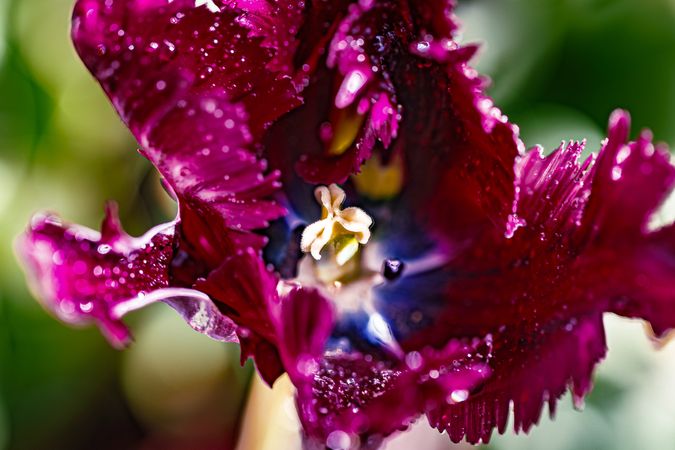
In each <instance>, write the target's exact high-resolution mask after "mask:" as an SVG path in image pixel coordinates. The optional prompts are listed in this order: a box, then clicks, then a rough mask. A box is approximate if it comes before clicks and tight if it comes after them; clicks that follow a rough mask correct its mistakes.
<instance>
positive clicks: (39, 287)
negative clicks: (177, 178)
mask: <svg viewBox="0 0 675 450" xmlns="http://www.w3.org/2000/svg"><path fill="white" fill-rule="evenodd" d="M174 228H175V223H173V222H172V223H168V224H164V225H160V226H158V227H155V228H153V229H152V230H150V231H148V232H147V233H146V234H145V235H144V236H142V237H140V238H133V237H131V236H129V235H128V234H126V233H125V232H124V231H123V230H122V229H121V226H120V224H119V220H118V218H117V211H116V207H115V206H114V205H113V204H109V205H108V208H107V209H106V218H105V219H104V221H103V226H102V231H101V233H98V232H96V231H94V230H91V229H89V228H84V227H80V226H77V225H68V224H63V223H62V222H61V221H60V219H59V218H57V217H56V216H50V215H48V216H36V217H35V218H34V219H33V221H32V223H31V226H30V228H29V229H28V231H27V232H26V233H25V234H24V235H23V236H21V237H20V239H19V241H18V251H19V253H20V255H21V257H22V259H23V261H24V265H25V267H26V271H27V273H28V276H29V278H30V279H31V280H32V282H33V286H34V288H35V290H36V293H37V295H38V297H39V298H40V299H41V300H42V302H43V304H44V305H45V307H46V308H47V309H49V310H50V311H51V312H52V313H53V314H54V315H56V316H57V317H58V318H59V319H61V320H63V321H64V322H67V323H70V324H75V325H79V324H87V323H92V322H93V323H96V324H97V325H98V326H99V328H100V329H101V331H102V333H103V334H104V335H105V336H106V337H107V338H108V340H109V341H110V342H111V343H112V344H113V345H114V346H116V347H122V346H124V345H126V344H128V343H129V341H130V339H131V335H130V333H129V331H128V329H127V327H126V326H125V325H124V323H123V322H122V321H121V319H122V317H123V316H124V315H125V314H126V313H127V312H129V311H132V310H135V309H138V308H140V307H142V306H145V305H147V304H150V303H154V302H156V301H163V302H165V303H167V304H169V305H170V306H172V307H173V308H174V309H176V311H178V313H179V314H181V316H182V317H183V318H184V319H185V320H186V322H187V323H188V324H189V325H190V326H191V327H192V328H194V329H195V330H197V331H200V332H202V333H204V334H207V335H209V336H211V337H213V338H215V339H218V340H222V341H232V340H235V339H236V336H235V335H234V334H233V331H234V326H233V324H232V323H231V322H230V321H229V319H227V318H225V317H224V316H223V315H222V314H220V313H219V312H218V311H217V310H216V309H215V308H214V305H213V303H212V302H211V301H210V300H209V299H208V297H206V296H205V295H204V294H201V293H199V292H196V291H192V290H189V289H174V288H170V287H169V263H170V261H171V257H172V255H173V245H174Z"/></svg>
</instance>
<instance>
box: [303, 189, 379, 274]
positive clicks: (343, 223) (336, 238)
mask: <svg viewBox="0 0 675 450" xmlns="http://www.w3.org/2000/svg"><path fill="white" fill-rule="evenodd" d="M314 196H315V197H316V200H317V201H318V202H319V203H320V204H321V220H318V221H316V222H314V223H313V224H311V225H308V226H307V228H305V231H303V232H302V239H301V241H300V248H301V249H302V251H303V252H305V253H310V254H311V255H312V257H313V258H314V259H316V260H317V261H318V260H320V259H321V250H323V248H324V247H325V246H326V245H328V244H329V243H330V242H334V243H335V251H336V255H335V258H336V262H337V263H338V265H340V266H342V265H344V264H345V263H346V262H347V261H349V260H350V259H351V257H352V256H354V255H355V254H356V253H357V251H358V245H359V244H362V245H363V244H366V243H367V242H368V240H369V239H370V226H371V225H372V224H373V219H371V218H370V216H369V215H368V214H366V213H365V212H364V211H363V210H362V209H360V208H356V207H350V208H345V209H341V207H342V203H343V202H344V200H345V191H343V190H342V189H341V188H340V186H338V185H337V184H331V185H330V186H328V187H326V186H319V187H318V188H316V190H315V191H314Z"/></svg>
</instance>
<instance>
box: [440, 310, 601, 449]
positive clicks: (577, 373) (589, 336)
mask: <svg viewBox="0 0 675 450" xmlns="http://www.w3.org/2000/svg"><path fill="white" fill-rule="evenodd" d="M523 332H524V330H522V329H519V330H515V331H514V332H512V333H508V334H503V335H500V336H496V337H495V342H496V345H500V346H504V345H506V346H508V347H509V348H501V349H499V348H495V355H494V360H493V361H494V364H493V375H492V377H491V378H490V380H489V381H488V382H487V383H486V384H485V386H484V388H483V390H482V391H481V392H479V393H477V394H476V395H474V396H471V397H470V398H469V399H468V400H467V401H466V402H463V403H460V404H453V405H443V406H442V407H440V408H437V409H435V410H434V411H432V412H431V413H429V421H430V423H431V424H432V426H434V427H437V428H438V429H439V430H441V431H447V432H448V435H449V436H450V439H451V440H452V441H453V442H459V441H460V440H462V438H464V437H466V439H467V441H469V442H471V443H478V442H488V441H489V440H490V435H491V434H492V430H493V429H494V428H498V429H499V432H500V433H503V432H504V431H505V429H506V424H507V420H508V417H509V414H510V413H509V407H510V403H511V402H513V411H514V412H513V427H514V430H515V431H520V430H522V431H525V432H527V431H528V430H529V429H530V428H531V427H532V425H534V424H536V423H538V422H539V418H540V415H541V411H542V407H543V405H545V404H547V403H548V404H549V406H550V408H551V412H553V411H554V408H555V403H556V401H557V399H558V398H559V397H560V396H561V395H562V394H563V393H564V392H565V391H566V390H567V387H568V385H570V386H572V389H573V392H574V395H575V398H576V399H582V398H583V396H584V395H585V394H586V393H588V392H589V391H590V388H591V381H590V380H591V374H592V371H593V368H594V367H595V364H596V363H597V362H598V361H599V360H600V359H602V357H603V356H604V355H605V336H604V328H603V325H602V317H601V316H600V315H599V314H597V315H595V316H593V317H589V318H587V319H583V320H582V321H580V322H578V323H576V322H572V323H569V324H567V325H566V326H560V327H557V329H556V331H555V332H553V333H551V334H550V335H548V336H542V337H541V338H533V339H531V340H526V341H523V342H521V343H519V342H518V339H526V338H524V337H523V338H521V336H523V334H522V333H523ZM509 342H511V344H509Z"/></svg>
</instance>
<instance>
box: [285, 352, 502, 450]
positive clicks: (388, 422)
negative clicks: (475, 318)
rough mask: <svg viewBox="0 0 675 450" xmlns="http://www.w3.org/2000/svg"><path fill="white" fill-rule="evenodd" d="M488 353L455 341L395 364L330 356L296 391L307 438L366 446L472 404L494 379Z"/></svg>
mask: <svg viewBox="0 0 675 450" xmlns="http://www.w3.org/2000/svg"><path fill="white" fill-rule="evenodd" d="M483 350H485V353H481V351H483ZM489 352H490V344H489V341H475V342H471V343H462V342H460V341H451V342H450V343H448V344H447V345H446V347H445V348H443V349H442V350H433V349H431V348H425V349H423V350H421V351H419V352H411V353H409V354H408V355H407V356H406V358H405V360H404V361H400V362H397V363H394V362H391V361H390V362H387V361H384V360H381V359H378V358H375V357H373V356H370V355H363V354H359V353H341V352H336V353H327V354H326V355H325V357H324V358H323V359H322V360H321V361H320V364H319V366H318V368H316V369H315V370H314V372H313V374H312V377H311V379H310V380H308V382H309V384H307V385H305V388H304V389H299V390H298V410H299V412H300V417H301V420H302V422H303V426H304V429H305V432H306V433H307V434H308V435H309V436H310V441H317V440H318V441H322V442H326V440H329V439H330V438H331V435H334V434H335V433H342V434H346V435H348V436H349V437H350V438H351V439H357V438H358V439H361V442H362V443H365V442H367V441H368V440H373V439H375V440H377V439H382V438H383V437H386V436H388V435H390V434H392V433H394V432H395V431H399V430H405V429H407V428H408V426H409V425H410V424H411V423H412V422H413V421H414V420H415V419H416V418H417V417H418V416H419V415H420V414H423V413H425V412H427V411H429V410H431V409H433V408H436V407H438V406H439V405H440V404H448V403H455V402H458V403H461V402H463V401H465V400H466V399H467V398H469V397H470V396H471V395H472V393H473V391H474V390H475V389H478V388H479V387H480V385H481V384H482V383H483V382H484V381H485V380H486V379H487V378H488V377H489V375H490V368H489V366H488V365H487V361H488V360H489V358H490V356H491V355H490V354H489ZM300 386H302V384H301V385H300ZM310 388H311V391H310ZM364 448H365V447H364Z"/></svg>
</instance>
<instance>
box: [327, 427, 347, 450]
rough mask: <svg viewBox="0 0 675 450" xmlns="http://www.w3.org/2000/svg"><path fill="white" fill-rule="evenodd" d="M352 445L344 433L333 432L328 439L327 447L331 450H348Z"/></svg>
mask: <svg viewBox="0 0 675 450" xmlns="http://www.w3.org/2000/svg"><path fill="white" fill-rule="evenodd" d="M351 445H352V440H351V438H350V437H349V435H348V434H347V433H345V432H344V431H340V430H337V431H333V432H332V433H331V434H329V435H328V439H326V446H327V447H328V448H330V449H331V450H347V449H348V448H349V447H351Z"/></svg>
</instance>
